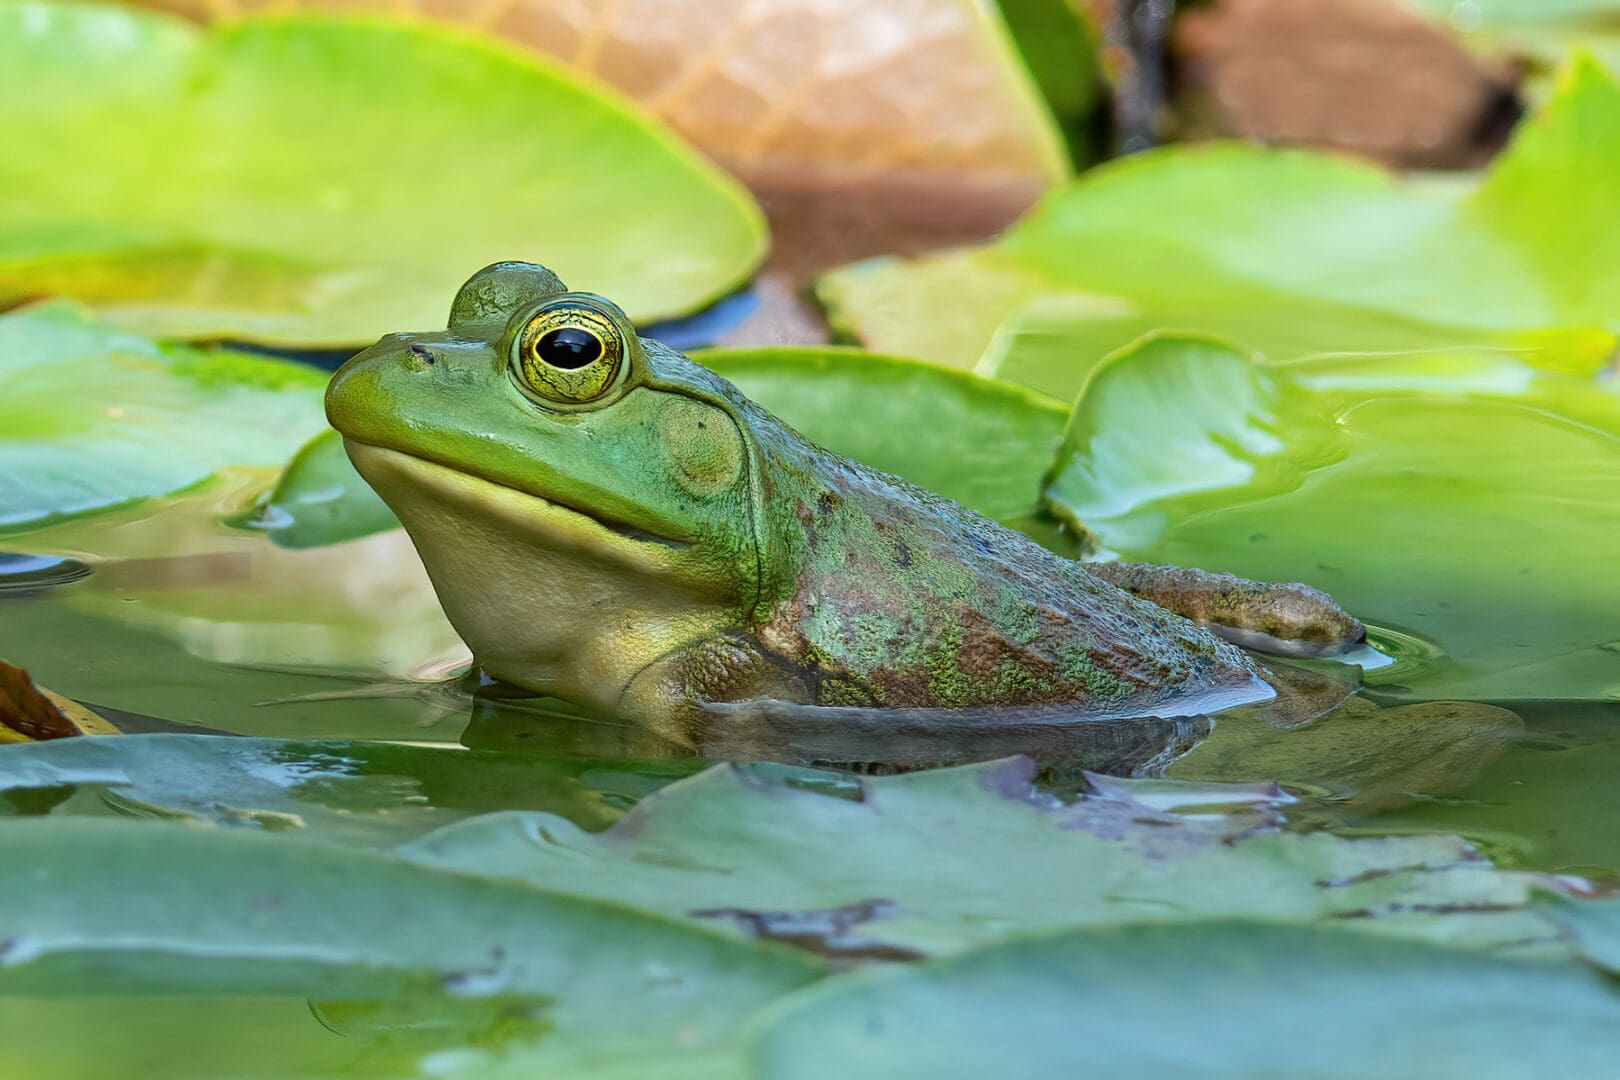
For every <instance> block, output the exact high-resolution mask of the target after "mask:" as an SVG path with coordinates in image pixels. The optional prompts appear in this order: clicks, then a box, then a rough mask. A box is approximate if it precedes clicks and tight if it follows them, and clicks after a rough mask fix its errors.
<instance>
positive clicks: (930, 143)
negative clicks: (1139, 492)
mask: <svg viewBox="0 0 1620 1080" xmlns="http://www.w3.org/2000/svg"><path fill="white" fill-rule="evenodd" d="M146 3H147V5H148V6H151V7H158V8H163V9H166V10H169V11H173V12H177V13H179V14H183V15H186V16H188V17H191V18H197V19H208V18H216V19H218V18H230V17H233V16H238V15H244V14H251V13H258V12H285V11H292V10H303V9H319V10H326V11H354V10H364V11H378V12H387V13H391V14H398V15H410V14H420V15H427V16H432V17H435V18H441V19H448V20H451V21H454V22H459V23H462V24H465V25H471V26H476V27H480V28H483V29H488V30H492V31H494V32H496V33H499V34H502V35H505V36H507V37H510V38H513V39H515V40H517V41H520V42H522V43H524V44H527V45H531V46H534V47H535V48H537V49H539V50H541V51H543V52H546V53H549V54H551V55H553V56H555V57H557V58H559V59H561V60H563V61H565V62H567V63H568V64H570V65H571V66H573V67H575V68H577V69H579V70H582V71H586V72H589V73H591V74H593V75H595V76H597V77H599V78H601V79H603V80H605V81H606V82H608V83H611V84H612V85H613V86H615V87H617V88H618V89H619V90H621V91H623V92H624V93H626V94H628V95H629V96H630V97H632V98H634V99H636V100H637V101H639V102H641V103H642V104H643V105H645V106H647V107H648V108H649V109H651V110H652V111H653V112H655V113H657V114H658V115H659V116H660V117H662V118H663V119H664V120H665V121H667V122H668V123H669V124H670V125H671V126H672V127H674V128H675V129H676V130H678V131H679V132H680V133H681V134H683V135H684V136H686V137H687V138H688V139H690V140H691V141H692V142H693V143H694V144H696V145H697V146H698V147H699V148H701V149H702V150H703V151H704V152H705V153H707V154H709V155H710V156H711V157H713V158H714V159H715V160H716V161H718V162H720V163H721V164H722V165H725V166H726V167H727V168H730V169H731V170H733V171H734V172H736V173H737V174H738V175H739V176H740V177H741V178H742V179H743V180H744V181H746V182H747V183H749V184H750V185H752V186H754V187H755V188H756V189H763V190H767V191H775V190H805V189H810V190H814V189H817V188H822V189H824V188H827V187H837V188H841V189H842V188H848V187H850V186H851V185H855V186H865V185H876V186H879V187H882V188H885V189H890V190H894V189H899V190H914V191H915V192H917V194H918V196H919V197H923V198H928V197H931V196H932V197H936V198H937V197H939V196H940V195H941V194H945V195H952V194H968V193H971V194H973V195H975V196H976V197H978V198H982V199H993V200H996V201H997V202H1005V203H1006V204H1007V205H1008V206H1010V207H1011V213H1013V214H1016V213H1017V212H1018V211H1019V210H1021V209H1022V208H1023V207H1024V206H1027V205H1028V203H1029V202H1031V201H1032V200H1033V199H1034V197H1035V196H1036V195H1037V194H1039V192H1040V191H1041V190H1043V189H1044V188H1046V187H1047V186H1049V185H1050V184H1052V183H1054V182H1056V181H1058V180H1060V179H1062V177H1063V176H1064V175H1065V174H1066V172H1067V164H1066V159H1065V154H1064V150H1063V147H1062V143H1061V140H1060V138H1059V136H1058V134H1057V132H1056V130H1055V128H1054V127H1053V125H1052V123H1051V121H1050V120H1049V118H1048V116H1047V114H1046V111H1045V106H1044V105H1043V104H1042V102H1041V100H1040V96H1039V93H1038V91H1037V90H1036V88H1035V87H1034V85H1033V83H1032V81H1031V80H1030V78H1029V76H1028V74H1027V72H1026V71H1025V69H1024V67H1023V65H1022V63H1021V62H1020V61H1019V60H1018V58H1017V54H1016V51H1015V50H1014V48H1013V46H1012V45H1011V43H1010V41H1009V39H1008V37H1007V34H1006V32H1005V29H1004V27H1003V26H1002V25H1001V23H1000V19H999V16H998V15H997V14H996V13H995V11H994V8H993V5H989V4H985V3H982V2H980V0H884V2H882V3H872V2H871V0H691V2H687V3H681V4H673V3H670V2H669V0H146ZM941 188H943V189H945V191H944V192H943V193H942V192H940V191H939V189H941Z"/></svg>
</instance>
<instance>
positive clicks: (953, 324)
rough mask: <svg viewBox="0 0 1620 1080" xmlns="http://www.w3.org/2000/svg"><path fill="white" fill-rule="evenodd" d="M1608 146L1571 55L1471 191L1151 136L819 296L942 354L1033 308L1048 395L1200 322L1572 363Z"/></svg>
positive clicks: (1285, 153) (849, 328)
mask: <svg viewBox="0 0 1620 1080" xmlns="http://www.w3.org/2000/svg"><path fill="white" fill-rule="evenodd" d="M1616 146H1620V86H1617V85H1616V83H1615V82H1614V80H1613V78H1612V77H1610V76H1609V75H1608V74H1607V73H1605V72H1604V71H1603V70H1602V69H1601V68H1599V67H1598V66H1597V65H1596V64H1594V63H1592V62H1590V61H1583V62H1577V63H1576V64H1574V65H1573V66H1572V67H1571V68H1569V69H1568V70H1567V71H1566V72H1565V73H1564V75H1563V77H1562V79H1561V81H1560V84H1559V87H1558V90H1557V92H1556V93H1555V94H1554V96H1553V97H1552V98H1551V99H1550V100H1549V101H1548V102H1547V103H1546V105H1545V106H1544V107H1543V108H1542V110H1541V111H1540V112H1539V114H1537V115H1536V116H1534V117H1533V118H1531V119H1530V120H1529V121H1528V122H1527V123H1526V124H1525V125H1524V126H1523V128H1521V130H1520V132H1519V133H1518V136H1517V138H1516V139H1515V141H1514V143H1513V144H1512V146H1511V147H1510V148H1509V149H1508V150H1507V151H1506V152H1505V153H1504V154H1503V155H1502V156H1501V157H1500V158H1499V159H1498V160H1497V161H1496V163H1495V164H1494V165H1493V166H1492V168H1491V170H1490V171H1489V172H1488V173H1487V174H1486V176H1485V177H1484V179H1483V180H1482V181H1480V182H1479V183H1477V184H1470V183H1467V182H1463V181H1456V180H1437V179H1434V178H1418V179H1408V180H1402V179H1397V178H1395V177H1393V176H1391V175H1390V174H1388V173H1386V172H1384V171H1382V170H1379V169H1376V168H1374V167H1371V166H1367V165H1362V164H1357V163H1355V162H1353V161H1350V160H1348V159H1343V158H1338V157H1331V156H1327V155H1323V154H1316V153H1309V152H1303V151H1292V150H1264V149H1259V148H1254V147H1249V146H1242V145H1231V144H1222V145H1213V146H1201V147H1179V148H1171V149H1166V150H1162V151H1157V152H1153V153H1148V154H1142V155H1139V156H1137V157H1133V158H1128V159H1124V160H1121V161H1118V162H1114V163H1112V164H1109V165H1107V166H1104V167H1102V168H1099V169H1096V170H1093V171H1092V172H1090V173H1087V174H1086V175H1085V176H1084V177H1082V178H1080V179H1079V180H1077V181H1075V182H1074V183H1072V184H1071V185H1069V186H1067V187H1065V188H1063V189H1060V190H1057V191H1054V192H1052V193H1051V194H1050V195H1048V196H1047V197H1046V199H1044V200H1043V201H1042V203H1041V204H1040V205H1039V206H1038V207H1037V208H1036V209H1035V210H1034V211H1032V212H1031V213H1030V214H1028V215H1027V216H1026V217H1025V218H1023V219H1022V220H1021V221H1019V222H1018V223H1017V224H1016V225H1014V226H1013V227H1012V228H1011V229H1009V230H1008V232H1007V233H1006V234H1005V235H1004V236H1003V237H1002V238H1001V239H1000V240H999V241H997V242H996V243H995V244H993V245H990V246H989V247H985V248H977V249H963V250H957V251H952V252H945V253H942V254H938V255H928V256H923V257H922V258H920V259H916V260H910V261H906V260H897V259H878V260H874V261H872V262H869V263H864V264H857V265H855V266H852V267H847V268H844V269H842V270H838V271H835V272H833V273H832V274H830V275H828V276H827V277H825V278H823V279H822V281H821V283H820V285H819V287H818V291H819V295H820V297H821V299H822V300H823V302H824V303H825V304H826V305H827V306H828V308H829V309H830V314H831V317H832V319H833V321H834V323H835V325H836V326H838V327H839V328H840V329H841V330H843V331H844V332H846V333H848V334H850V335H852V336H854V337H855V338H856V339H857V340H859V341H861V342H862V343H863V344H865V345H866V346H868V347H869V348H874V349H880V350H884V351H889V352H897V353H901V354H904V355H910V356H919V357H923V358H926V359H930V360H935V361H938V362H941V363H947V364H951V365H954V366H958V367H970V366H973V365H975V364H977V363H979V362H980V360H981V358H982V357H985V355H986V352H987V350H988V349H989V347H990V345H991V342H992V339H993V338H994V337H995V335H996V333H997V331H998V329H1001V328H1003V327H1005V326H1007V324H1008V323H1009V320H1012V319H1028V318H1037V317H1038V320H1039V326H1040V329H1041V332H1042V333H1043V334H1045V335H1047V336H1051V337H1055V338H1057V339H1058V341H1059V343H1060V344H1061V346H1062V349H1063V351H1064V354H1065V355H1064V357H1063V359H1064V361H1066V362H1065V363H1063V364H1062V366H1061V368H1060V370H1059V372H1058V373H1057V374H1056V375H1053V374H1052V373H1050V372H1048V373H1047V374H1045V375H1044V376H1043V377H1042V378H1040V379H1039V380H1032V381H1038V385H1040V386H1041V387H1042V388H1044V389H1046V390H1047V391H1048V392H1055V393H1059V394H1060V395H1061V394H1064V393H1072V392H1073V390H1074V389H1075V388H1077V387H1078V386H1079V384H1080V382H1081V381H1082V380H1083V378H1084V375H1085V372H1086V371H1087V370H1088V369H1089V368H1090V367H1091V366H1092V365H1094V364H1095V363H1096V362H1097V360H1098V359H1100V358H1101V357H1103V356H1104V355H1106V354H1107V353H1109V352H1111V351H1113V350H1114V349H1117V348H1119V347H1121V346H1123V345H1125V344H1127V343H1128V342H1130V341H1132V340H1134V339H1135V338H1137V337H1139V336H1140V335H1141V334H1143V333H1144V332H1146V331H1150V330H1156V329H1176V330H1207V331H1211V332H1215V333H1220V334H1223V335H1225V336H1228V337H1231V338H1233V339H1234V340H1236V341H1238V342H1240V343H1241V344H1243V345H1246V346H1248V347H1250V348H1253V349H1256V350H1258V351H1260V352H1261V353H1263V354H1265V355H1266V356H1268V357H1269V358H1271V359H1274V360H1280V359H1289V358H1295V357H1299V356H1304V355H1309V354H1313V353H1321V352H1348V351H1401V350H1412V349H1431V348H1438V347H1451V346H1458V345H1471V344H1489V345H1493V346H1498V347H1508V348H1526V349H1529V350H1531V351H1532V354H1533V355H1534V356H1535V357H1536V359H1537V360H1538V361H1539V362H1541V363H1543V364H1545V365H1547V366H1550V367H1558V368H1563V369H1567V370H1572V371H1581V372H1590V371H1593V370H1595V369H1596V368H1598V367H1599V366H1601V365H1602V364H1603V363H1604V362H1605V361H1606V360H1607V359H1608V358H1609V356H1610V355H1611V354H1612V352H1613V348H1614V338H1613V333H1614V331H1615V330H1617V329H1620V317H1617V316H1616V315H1615V312H1616V311H1620V248H1617V244H1620V241H1616V240H1614V239H1613V238H1612V237H1610V235H1609V234H1610V233H1611V232H1612V230H1611V229H1609V228H1608V222H1609V221H1611V220H1612V217H1613V215H1614V213H1615V206H1614V200H1615V199H1616V198H1617V196H1616V195H1615V192H1616V191H1620V153H1616V152H1615V149H1614V148H1615V147H1616ZM1549 338H1551V339H1552V341H1553V342H1555V343H1556V344H1557V347H1556V348H1555V347H1550V345H1549ZM1018 351H1019V350H1017V349H1012V348H1009V347H1008V343H1006V342H1003V343H1002V344H1001V346H1000V347H998V348H997V349H996V350H994V351H992V352H991V353H990V356H989V358H988V359H987V360H986V361H985V364H984V366H983V367H981V369H980V370H981V371H982V372H983V373H986V374H1007V375H1010V376H1012V377H1017V378H1026V379H1027V378H1029V377H1030V376H1029V374H1028V365H1029V362H1028V361H1024V360H1021V359H1019V358H1018V355H1017V354H1018ZM1051 351H1052V350H1048V353H1049V355H1048V358H1047V359H1046V360H1044V361H1042V363H1041V364H1040V365H1039V367H1040V368H1043V369H1044V368H1048V367H1050V366H1051V364H1052V360H1051V357H1050V353H1051ZM1065 376H1066V377H1065Z"/></svg>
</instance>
